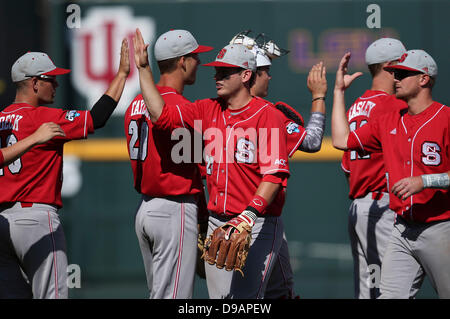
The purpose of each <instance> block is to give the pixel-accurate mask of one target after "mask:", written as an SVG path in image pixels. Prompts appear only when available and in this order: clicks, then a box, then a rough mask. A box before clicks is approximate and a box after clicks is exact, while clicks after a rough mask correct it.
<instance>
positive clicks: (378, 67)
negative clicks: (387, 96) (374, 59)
mask: <svg viewBox="0 0 450 319" xmlns="http://www.w3.org/2000/svg"><path fill="white" fill-rule="evenodd" d="M368 68H369V71H370V75H372V78H374V77H375V76H376V75H377V74H378V73H380V72H381V71H382V70H383V63H375V64H370V65H368Z"/></svg>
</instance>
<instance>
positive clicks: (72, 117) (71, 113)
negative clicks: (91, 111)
mask: <svg viewBox="0 0 450 319" xmlns="http://www.w3.org/2000/svg"><path fill="white" fill-rule="evenodd" d="M78 116H80V113H78V111H76V110H72V111H67V113H66V120H68V121H71V122H73V121H74V120H75V118H76V117H78Z"/></svg>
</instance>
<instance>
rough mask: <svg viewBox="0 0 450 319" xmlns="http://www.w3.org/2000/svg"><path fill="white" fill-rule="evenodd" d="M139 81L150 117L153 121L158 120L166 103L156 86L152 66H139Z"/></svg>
mask: <svg viewBox="0 0 450 319" xmlns="http://www.w3.org/2000/svg"><path fill="white" fill-rule="evenodd" d="M139 82H140V85H141V92H142V96H143V98H144V102H145V105H146V106H147V110H148V112H149V114H150V119H151V120H152V122H156V121H158V119H159V117H160V115H161V113H162V110H163V107H164V104H165V103H164V100H163V98H162V97H161V95H160V94H159V91H158V89H157V88H156V84H155V81H154V80H153V74H152V70H151V69H150V66H148V65H147V66H146V67H144V68H139Z"/></svg>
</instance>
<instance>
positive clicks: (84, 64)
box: [71, 7, 155, 115]
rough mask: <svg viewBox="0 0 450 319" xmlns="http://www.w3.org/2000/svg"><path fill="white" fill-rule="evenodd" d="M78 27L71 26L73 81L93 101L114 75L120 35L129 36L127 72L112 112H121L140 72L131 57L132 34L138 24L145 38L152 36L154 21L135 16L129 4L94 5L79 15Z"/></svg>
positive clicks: (123, 110) (135, 91)
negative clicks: (128, 68)
mask: <svg viewBox="0 0 450 319" xmlns="http://www.w3.org/2000/svg"><path fill="white" fill-rule="evenodd" d="M81 25H82V26H83V27H82V28H80V29H72V41H71V43H72V53H71V55H72V65H71V67H72V77H71V79H72V84H73V86H74V87H75V88H76V89H77V91H78V93H80V95H82V96H84V97H85V98H86V99H87V105H88V106H89V107H92V105H93V104H94V103H95V102H96V101H97V100H98V98H99V97H100V96H101V95H102V94H103V93H104V92H105V91H106V89H107V88H108V86H109V84H110V83H111V81H112V79H113V78H114V76H115V74H116V72H117V69H118V67H119V61H120V47H121V43H122V39H123V38H125V37H126V38H127V39H128V47H129V50H130V64H131V70H130V75H129V77H128V79H127V85H126V86H125V90H124V92H123V95H122V98H121V99H120V101H121V102H120V103H119V105H118V106H117V108H116V110H115V112H114V115H123V114H124V113H125V110H126V109H127V107H128V104H129V101H131V100H132V99H133V98H134V97H135V95H136V94H137V92H139V91H140V87H139V75H138V74H137V72H136V68H135V66H134V60H133V55H134V51H133V40H132V37H133V35H134V32H135V30H136V28H140V29H141V31H142V34H143V36H144V37H145V42H147V43H151V42H152V41H153V40H154V37H155V22H154V20H153V19H151V18H148V17H142V18H141V17H139V18H138V17H135V16H134V15H133V11H132V10H131V9H130V8H129V7H93V8H91V9H89V10H88V11H87V14H86V16H85V17H84V18H83V19H82V22H81Z"/></svg>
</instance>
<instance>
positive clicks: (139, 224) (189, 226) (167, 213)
mask: <svg viewBox="0 0 450 319" xmlns="http://www.w3.org/2000/svg"><path fill="white" fill-rule="evenodd" d="M154 50H155V57H156V60H157V61H158V66H159V69H160V73H161V77H160V80H159V82H158V85H157V89H158V91H159V92H160V94H161V96H162V97H163V98H164V101H165V102H166V103H167V104H174V105H180V104H186V103H190V102H189V101H188V100H187V99H186V98H184V97H183V95H182V93H183V90H184V86H185V85H190V84H194V82H195V78H196V73H197V66H198V65H199V64H200V59H199V58H198V54H199V53H201V52H208V51H210V50H212V47H207V46H203V45H198V43H197V41H196V40H195V38H194V37H193V36H192V34H191V33H190V32H188V31H186V30H170V31H168V32H166V33H164V34H162V35H161V36H160V37H159V38H158V39H157V41H156V43H155V49H154ZM184 131H186V132H184ZM191 132H192V130H191ZM191 132H189V131H188V129H184V128H183V129H180V130H179V131H178V133H179V134H180V135H182V134H185V133H187V134H189V136H193V134H191ZM125 135H126V137H127V144H128V153H129V156H130V160H131V167H132V169H133V175H134V187H135V189H136V190H137V191H138V192H139V193H141V194H142V201H141V205H140V207H139V209H138V211H137V214H136V235H137V237H138V240H139V246H140V248H141V252H142V256H143V260H144V266H145V272H146V276H147V283H148V289H149V292H150V298H153V299H161V298H164V299H169V298H170V299H174V298H181V299H186V298H192V293H193V286H194V276H195V265H196V255H197V236H198V230H197V220H198V216H197V212H198V207H199V206H200V205H201V204H202V203H198V202H199V200H201V199H203V201H204V198H203V197H202V195H203V184H202V182H201V177H200V173H199V170H198V167H197V164H195V163H194V161H192V160H191V158H189V162H187V163H185V162H180V161H178V160H174V159H173V158H172V149H173V147H174V146H175V145H176V144H177V143H179V141H178V140H175V139H172V132H168V131H161V130H157V129H156V128H155V127H154V126H153V123H152V122H151V120H150V118H149V114H148V111H147V107H146V106H145V103H144V99H143V97H142V95H141V94H139V95H138V96H137V97H136V98H135V99H134V100H133V102H131V104H130V106H129V107H128V109H127V111H126V113H125ZM192 145H194V144H193V143H192ZM199 147H200V149H199V151H200V153H201V144H200V145H199ZM194 152H195V149H194ZM203 205H204V206H205V207H206V202H205V203H204V204H203ZM200 212H202V213H203V215H202V216H200V217H199V219H200V220H202V219H203V220H206V221H207V219H208V212H207V210H206V209H202V210H200Z"/></svg>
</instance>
